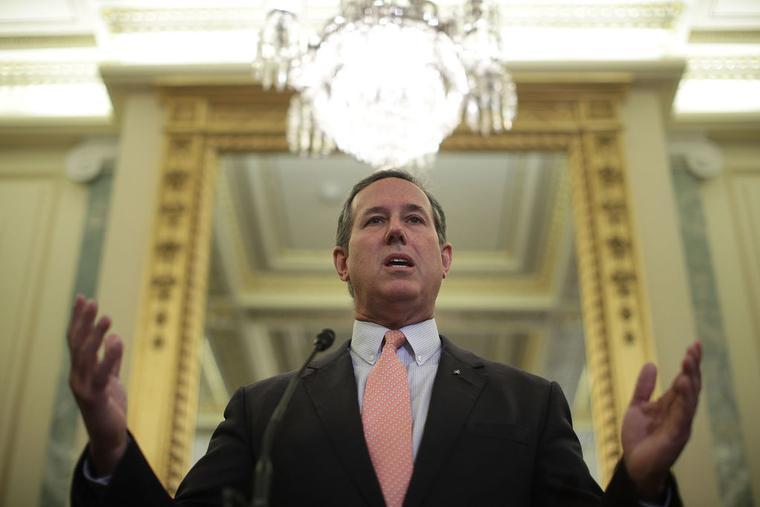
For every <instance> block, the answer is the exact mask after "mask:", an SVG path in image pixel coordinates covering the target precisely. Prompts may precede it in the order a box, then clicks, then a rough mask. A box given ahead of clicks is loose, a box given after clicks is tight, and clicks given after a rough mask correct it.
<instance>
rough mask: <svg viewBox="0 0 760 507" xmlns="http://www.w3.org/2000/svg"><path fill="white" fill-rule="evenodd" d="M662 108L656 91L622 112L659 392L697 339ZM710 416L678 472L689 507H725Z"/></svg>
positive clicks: (638, 95)
mask: <svg viewBox="0 0 760 507" xmlns="http://www.w3.org/2000/svg"><path fill="white" fill-rule="evenodd" d="M662 110H663V108H662V107H661V105H660V102H659V96H658V94H657V91H656V90H648V89H646V88H636V87H634V88H633V89H632V90H631V92H630V93H629V95H628V97H627V100H626V103H625V105H624V108H623V120H624V128H625V133H624V140H625V143H626V147H625V149H626V160H627V164H628V174H629V179H630V180H629V181H630V188H631V198H632V199H631V201H632V203H633V204H632V206H633V210H632V212H633V216H634V229H635V231H636V234H637V239H638V250H639V254H640V261H641V265H642V273H643V276H644V280H643V286H644V290H645V294H646V300H647V303H648V308H647V310H648V312H649V317H650V321H651V329H652V333H653V336H654V340H655V344H656V353H657V362H658V366H659V383H658V386H659V387H658V388H659V389H662V386H665V387H667V386H668V385H669V384H670V382H671V381H672V379H673V377H674V376H675V374H676V372H677V371H678V368H680V362H681V357H683V354H684V352H685V350H686V347H687V346H688V344H689V343H691V341H693V340H694V339H695V338H696V334H695V326H694V319H693V315H692V308H691V299H690V294H689V286H688V280H687V274H686V268H685V264H684V255H683V247H682V244H681V235H680V232H679V230H678V222H677V220H678V219H677V215H676V204H675V200H674V194H673V188H672V181H671V175H670V164H669V160H668V152H667V148H666V137H665V130H664V126H663V121H662ZM703 401H704V400H703ZM708 417H709V414H708V413H707V410H706V404H705V403H702V404H701V405H700V409H699V411H698V413H697V418H696V421H695V423H694V430H693V433H692V437H691V441H690V442H689V445H688V446H687V448H686V449H685V451H684V452H683V454H682V455H681V458H680V459H679V461H678V462H677V464H676V467H675V474H676V477H677V479H678V481H679V485H680V487H681V492H682V496H683V499H684V504H685V505H689V506H690V507H700V506H704V507H715V506H717V505H720V503H719V500H718V489H717V483H716V481H717V478H716V474H715V467H714V466H710V465H709V464H711V463H712V462H713V460H714V457H713V447H712V440H711V437H710V432H709V421H708Z"/></svg>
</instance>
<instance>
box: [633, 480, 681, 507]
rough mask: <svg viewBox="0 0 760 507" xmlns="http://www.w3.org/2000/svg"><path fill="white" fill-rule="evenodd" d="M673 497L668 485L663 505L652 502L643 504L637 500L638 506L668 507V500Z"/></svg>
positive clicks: (643, 502) (671, 489)
mask: <svg viewBox="0 0 760 507" xmlns="http://www.w3.org/2000/svg"><path fill="white" fill-rule="evenodd" d="M672 496H673V488H671V487H670V485H668V494H667V495H666V496H665V501H664V502H663V503H653V502H645V501H643V500H639V505H640V506H641V507H668V506H669V505H670V498H671V497H672Z"/></svg>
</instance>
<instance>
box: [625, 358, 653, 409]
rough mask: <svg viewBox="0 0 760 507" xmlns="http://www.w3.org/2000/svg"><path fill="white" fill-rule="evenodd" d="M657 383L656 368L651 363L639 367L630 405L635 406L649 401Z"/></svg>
mask: <svg viewBox="0 0 760 507" xmlns="http://www.w3.org/2000/svg"><path fill="white" fill-rule="evenodd" d="M656 383H657V367H656V366H655V365H654V364H653V363H647V364H645V365H644V366H642V367H641V371H640V372H639V378H638V380H637V381H636V387H635V388H634V389H633V398H632V399H631V405H637V404H639V403H644V402H647V401H649V399H650V398H651V397H652V393H653V392H654V386H655V384H656Z"/></svg>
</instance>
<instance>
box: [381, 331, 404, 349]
mask: <svg viewBox="0 0 760 507" xmlns="http://www.w3.org/2000/svg"><path fill="white" fill-rule="evenodd" d="M405 341H406V336H404V333H402V332H401V331H388V332H387V333H385V344H386V345H391V346H392V347H393V350H398V349H399V348H400V347H401V346H402V345H403V344H404V342H405Z"/></svg>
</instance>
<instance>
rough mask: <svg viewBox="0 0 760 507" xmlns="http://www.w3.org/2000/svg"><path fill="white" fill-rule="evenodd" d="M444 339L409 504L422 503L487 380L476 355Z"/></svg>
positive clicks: (406, 500) (407, 503) (407, 496)
mask: <svg viewBox="0 0 760 507" xmlns="http://www.w3.org/2000/svg"><path fill="white" fill-rule="evenodd" d="M441 342H442V350H441V360H440V362H439V364H438V371H437V372H436V376H435V381H434V384H433V392H432V395H431V398H430V408H429V409H428V416H427V420H426V422H425V430H424V432H423V434H422V441H421V442H420V447H419V450H418V451H417V458H416V460H415V462H414V473H413V475H412V480H411V483H410V484H409V489H408V491H407V494H406V499H405V500H404V505H405V506H406V507H411V506H414V505H419V504H421V503H422V500H423V499H424V498H425V496H426V493H427V491H428V490H429V488H430V487H431V486H432V484H433V481H434V479H435V476H436V475H437V473H438V471H439V469H440V467H441V465H442V464H443V463H445V462H447V461H448V459H447V458H448V455H449V454H450V452H451V450H452V448H453V445H454V442H455V441H456V439H457V437H458V436H459V434H460V432H461V431H462V427H463V426H464V423H465V421H466V420H467V418H468V416H469V414H470V411H471V410H472V407H473V405H474V404H475V401H476V400H477V399H478V396H479V395H480V392H481V391H482V389H483V386H485V384H486V381H487V378H486V376H485V374H484V370H483V364H482V362H481V361H480V360H479V359H478V358H477V357H475V356H474V355H472V354H470V353H468V352H465V351H463V350H461V349H459V348H458V347H455V346H454V345H452V344H451V342H449V341H448V340H447V339H446V338H444V337H443V336H442V337H441ZM463 466H465V465H464V464H463Z"/></svg>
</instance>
